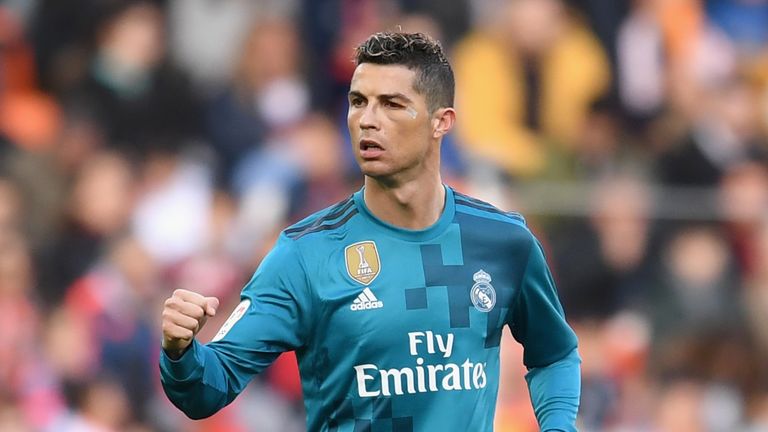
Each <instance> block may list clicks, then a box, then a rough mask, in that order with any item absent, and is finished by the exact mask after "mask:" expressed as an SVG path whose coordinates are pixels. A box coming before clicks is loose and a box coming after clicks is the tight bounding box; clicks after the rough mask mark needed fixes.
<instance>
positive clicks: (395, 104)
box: [383, 100, 404, 109]
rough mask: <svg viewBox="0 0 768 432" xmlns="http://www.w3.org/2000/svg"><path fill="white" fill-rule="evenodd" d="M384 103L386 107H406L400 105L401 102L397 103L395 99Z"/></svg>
mask: <svg viewBox="0 0 768 432" xmlns="http://www.w3.org/2000/svg"><path fill="white" fill-rule="evenodd" d="M383 105H384V106H385V107H387V108H393V109H400V108H404V107H403V105H400V104H399V103H397V102H394V101H391V100H388V101H384V104H383Z"/></svg>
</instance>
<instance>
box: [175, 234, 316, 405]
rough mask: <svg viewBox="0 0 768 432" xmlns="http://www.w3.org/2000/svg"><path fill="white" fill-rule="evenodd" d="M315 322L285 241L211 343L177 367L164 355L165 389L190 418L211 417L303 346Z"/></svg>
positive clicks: (292, 249) (297, 263) (298, 264)
mask: <svg viewBox="0 0 768 432" xmlns="http://www.w3.org/2000/svg"><path fill="white" fill-rule="evenodd" d="M311 319H312V298H311V295H310V291H309V283H308V279H307V276H306V272H305V267H304V264H303V261H302V258H301V255H300V252H299V251H298V248H297V246H296V245H295V243H294V241H293V240H291V239H288V238H287V237H285V236H284V235H281V236H280V238H279V240H278V242H277V244H276V245H275V247H274V249H273V250H272V251H271V252H270V253H269V254H268V255H267V256H266V258H264V260H263V261H262V263H261V265H260V266H259V268H258V269H257V271H256V273H255V274H254V275H253V277H252V278H251V280H250V281H249V282H248V284H247V285H246V286H245V287H244V288H243V291H242V293H241V302H240V304H239V305H238V307H236V308H235V311H234V312H233V313H232V315H230V317H229V318H228V319H227V322H226V323H225V324H224V325H223V327H222V328H221V330H219V332H218V333H217V334H216V336H215V337H214V338H213V341H212V342H210V343H208V344H206V345H202V344H200V343H198V342H197V341H193V344H192V345H191V346H190V348H189V349H188V350H187V351H186V352H185V353H184V355H182V356H181V358H180V359H178V360H175V361H174V360H172V359H171V358H170V357H168V356H167V355H166V354H165V353H162V354H161V358H160V371H161V380H162V384H163V389H164V390H165V392H166V394H167V395H168V398H169V399H170V400H171V402H173V403H174V405H176V406H177V407H178V408H179V409H181V410H182V411H183V412H184V413H185V414H187V415H188V416H189V417H191V418H204V417H208V416H210V415H212V414H214V413H215V412H217V411H218V410H219V409H221V408H223V407H224V406H226V405H227V404H229V403H230V402H232V400H234V398H235V397H236V396H237V395H238V394H239V393H240V392H241V391H242V390H243V389H244V388H245V386H246V385H247V384H248V382H249V381H250V380H251V378H252V377H253V375H254V374H257V373H259V372H261V371H263V370H264V369H265V368H267V367H268V366H269V365H270V364H271V363H272V362H273V361H274V360H275V359H276V358H277V357H278V356H279V355H280V354H281V353H283V352H285V351H290V350H297V349H300V348H301V347H303V346H305V345H306V343H307V340H308V338H309V333H310V328H311Z"/></svg>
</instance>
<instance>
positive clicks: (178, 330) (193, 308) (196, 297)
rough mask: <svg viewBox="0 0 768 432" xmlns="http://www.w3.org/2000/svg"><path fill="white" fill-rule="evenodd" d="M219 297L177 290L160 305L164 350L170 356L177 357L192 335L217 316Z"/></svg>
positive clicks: (193, 336)
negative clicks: (210, 318)
mask: <svg viewBox="0 0 768 432" xmlns="http://www.w3.org/2000/svg"><path fill="white" fill-rule="evenodd" d="M218 307H219V299H217V298H216V297H203V296H202V295H200V294H198V293H195V292H192V291H187V290H183V289H177V290H176V291H174V292H173V295H172V296H171V297H169V298H168V299H167V300H166V301H165V304H164V306H163V321H162V328H163V349H164V350H165V352H166V354H168V356H169V357H171V358H172V359H174V360H175V359H178V358H179V357H181V356H182V354H184V351H185V350H186V349H187V348H188V347H189V345H190V344H191V343H192V340H193V339H194V338H195V335H197V333H198V332H199V331H200V329H201V328H203V326H204V325H205V322H206V321H207V320H208V317H212V316H214V315H216V309H217V308H218Z"/></svg>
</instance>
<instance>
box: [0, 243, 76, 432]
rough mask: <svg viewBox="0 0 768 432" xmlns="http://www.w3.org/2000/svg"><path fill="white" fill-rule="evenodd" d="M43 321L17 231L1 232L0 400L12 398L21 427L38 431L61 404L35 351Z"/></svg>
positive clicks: (25, 249)
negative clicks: (0, 383) (27, 426)
mask: <svg viewBox="0 0 768 432" xmlns="http://www.w3.org/2000/svg"><path fill="white" fill-rule="evenodd" d="M41 324H42V316H41V315H40V311H39V309H38V306H37V302H36V292H35V281H34V277H33V268H32V259H31V257H30V254H29V250H28V249H27V245H26V244H25V242H24V239H23V237H21V236H20V235H19V233H18V232H14V231H12V230H9V229H7V228H5V229H0V382H2V383H3V386H2V387H3V388H2V390H0V398H11V399H12V400H14V401H15V403H16V405H17V406H18V412H16V413H9V414H11V415H12V416H14V417H17V420H18V417H21V418H22V419H23V421H24V423H25V424H27V425H29V426H31V427H35V428H40V427H42V426H44V425H45V424H47V423H48V422H50V421H52V420H53V418H54V417H55V416H56V414H57V413H58V412H59V410H60V409H61V407H62V405H63V402H62V401H61V399H60V398H59V397H58V392H57V389H56V383H55V381H53V380H51V379H50V375H49V373H48V371H47V369H46V366H45V361H44V360H43V358H42V357H41V354H42V352H41V351H42V350H41V349H40V346H39V343H38V342H39V340H40V335H41Z"/></svg>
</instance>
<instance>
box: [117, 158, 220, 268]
mask: <svg viewBox="0 0 768 432" xmlns="http://www.w3.org/2000/svg"><path fill="white" fill-rule="evenodd" d="M141 180H142V181H141V183H140V185H141V187H140V190H139V191H138V192H139V193H138V196H137V200H136V203H135V206H134V207H133V208H132V211H133V214H132V215H131V225H132V229H133V231H134V232H135V233H136V237H137V239H138V241H139V242H140V243H141V244H142V245H143V247H144V248H145V249H146V250H147V252H148V253H149V254H150V256H151V257H152V259H153V260H155V261H156V262H158V263H159V264H160V265H163V266H167V265H172V264H175V263H177V262H179V261H182V260H184V259H186V258H188V257H190V256H191V255H193V254H195V253H196V252H198V251H200V250H201V249H202V248H203V247H204V246H205V242H206V240H207V237H208V232H207V230H206V228H207V226H208V218H209V215H210V208H211V204H212V200H213V184H212V181H211V172H210V169H209V168H208V167H207V166H206V164H205V156H204V155H198V154H196V153H194V152H189V153H184V154H180V155H169V154H157V155H153V156H151V157H149V158H147V160H146V163H145V165H144V172H143V173H142V179H141Z"/></svg>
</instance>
